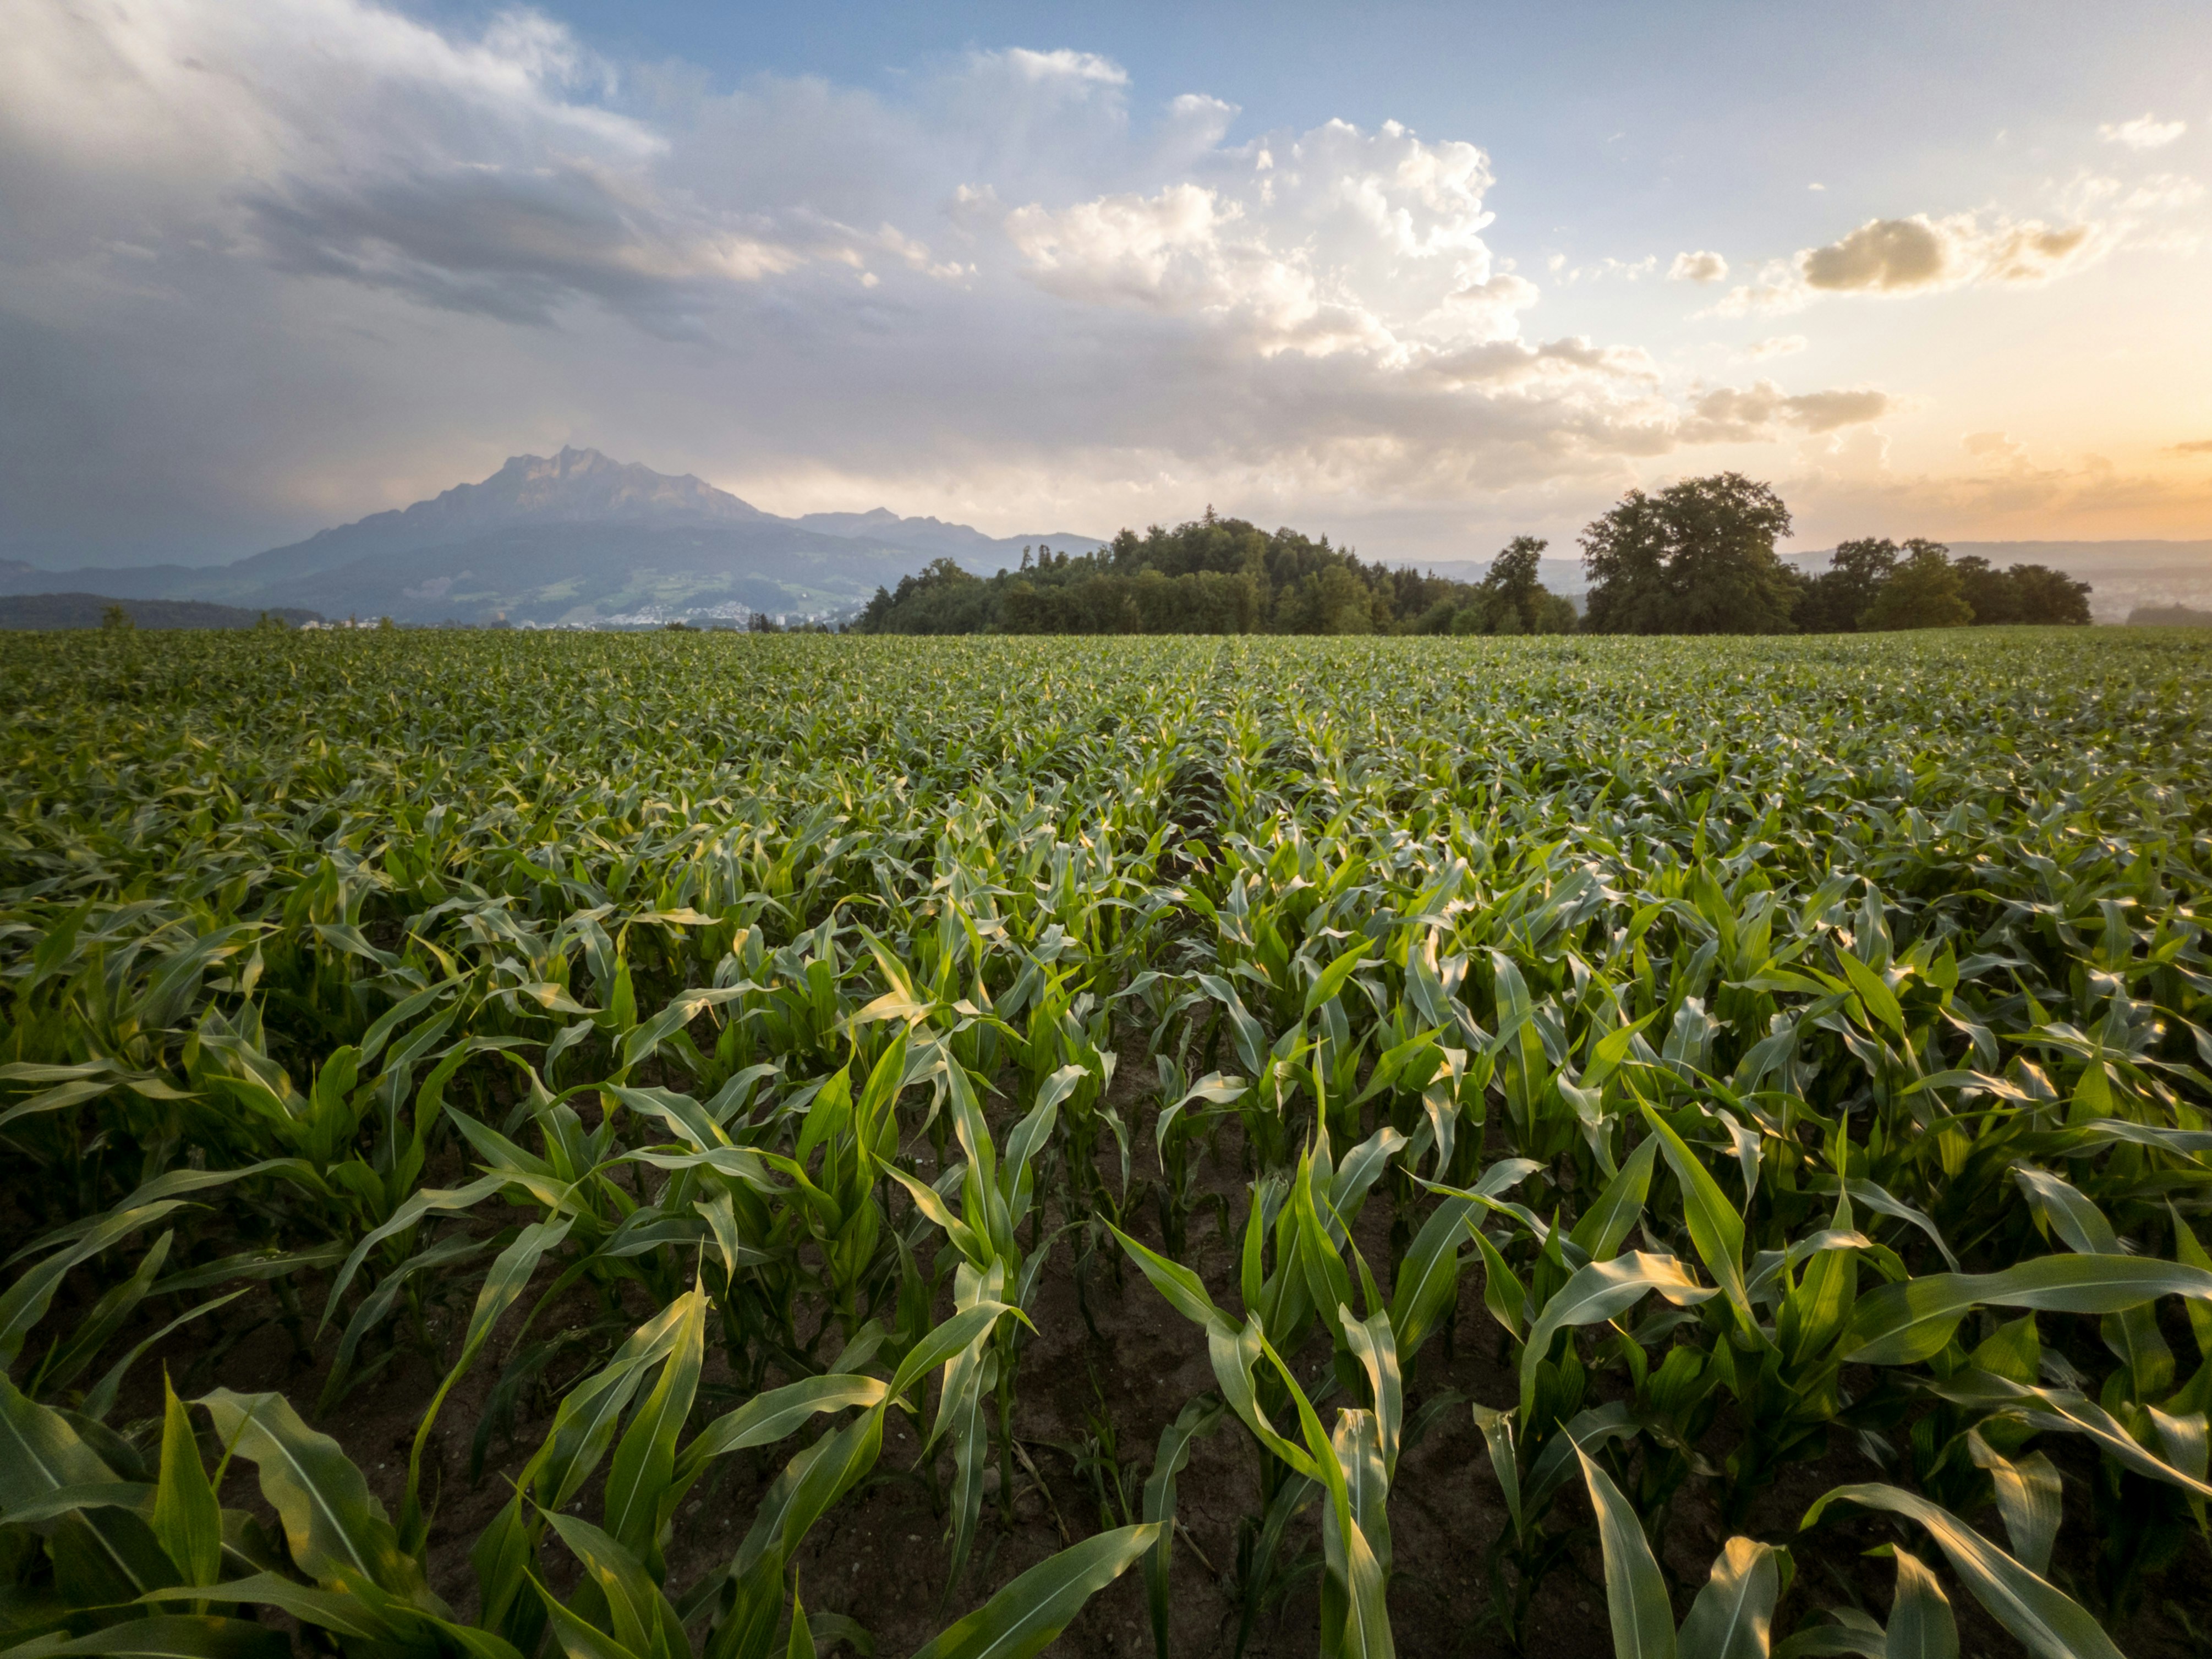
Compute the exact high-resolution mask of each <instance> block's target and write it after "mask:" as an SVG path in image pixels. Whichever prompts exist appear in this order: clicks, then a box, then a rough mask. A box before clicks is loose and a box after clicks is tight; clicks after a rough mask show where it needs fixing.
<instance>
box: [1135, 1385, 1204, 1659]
mask: <svg viewBox="0 0 2212 1659" xmlns="http://www.w3.org/2000/svg"><path fill="white" fill-rule="evenodd" d="M1221 1418H1222V1405H1221V1401H1218V1400H1217V1399H1215V1398H1214V1397H1213V1396H1212V1395H1200V1396H1199V1397H1198V1398H1197V1399H1195V1400H1193V1401H1189V1402H1188V1404H1186V1405H1185V1406H1184V1407H1183V1408H1182V1411H1180V1412H1178V1413H1176V1419H1175V1421H1174V1422H1172V1423H1170V1424H1169V1425H1167V1427H1166V1428H1164V1429H1163V1430H1161V1431H1160V1444H1159V1449H1158V1452H1157V1453H1156V1454H1155V1455H1153V1458H1152V1473H1151V1474H1149V1475H1147V1476H1146V1480H1145V1498H1144V1504H1145V1508H1144V1514H1145V1522H1146V1525H1148V1526H1153V1527H1157V1528H1159V1537H1158V1541H1157V1542H1155V1543H1154V1545H1153V1546H1152V1551H1151V1553H1149V1554H1148V1555H1146V1558H1145V1602H1146V1607H1147V1609H1148V1610H1149V1611H1150V1612H1151V1613H1152V1644H1153V1647H1154V1648H1155V1649H1156V1650H1157V1651H1158V1659H1168V1654H1169V1641H1168V1638H1169V1633H1170V1632H1169V1606H1170V1601H1169V1594H1168V1592H1169V1576H1170V1571H1171V1569H1172V1566H1173V1563H1174V1557H1175V1524H1176V1475H1178V1474H1181V1473H1182V1469H1183V1466H1184V1465H1185V1464H1187V1463H1188V1462H1189V1461H1190V1449H1191V1445H1192V1443H1194V1442H1195V1441H1198V1440H1200V1439H1203V1438H1204V1437H1206V1436H1207V1435H1209V1434H1212V1432H1213V1431H1214V1430H1215V1429H1216V1428H1217V1427H1218V1426H1219V1425H1220V1422H1221Z"/></svg>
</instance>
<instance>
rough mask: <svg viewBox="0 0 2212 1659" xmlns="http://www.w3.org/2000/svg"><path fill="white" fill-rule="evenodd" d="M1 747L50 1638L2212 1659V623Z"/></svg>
mask: <svg viewBox="0 0 2212 1659" xmlns="http://www.w3.org/2000/svg"><path fill="white" fill-rule="evenodd" d="M0 700H4V703H5V706H6V707H7V708H8V710H9V723H8V726H7V729H6V732H5V735H4V738H0V742H4V744H5V746H6V747H5V762H4V763H5V765H6V767H7V769H8V786H7V790H6V794H5V798H4V809H5V817H4V821H0V1139H4V1142H5V1157H6V1161H5V1164H4V1172H0V1182H4V1199H3V1200H0V1202H4V1211H0V1213H4V1215H5V1217H6V1220H7V1227H6V1234H5V1241H6V1242H5V1244H4V1250H5V1253H6V1255H7V1256H8V1266H7V1269H6V1273H5V1275H4V1289H0V1362H4V1364H5V1368H6V1369H5V1373H4V1376H0V1419H4V1424H0V1577H4V1582H5V1584H6V1586H7V1588H6V1589H5V1591H4V1593H0V1659H50V1656H52V1659H58V1656H64V1655H129V1656H156V1655H158V1656H163V1659H172V1656H173V1659H278V1656H282V1655H284V1654H287V1653H289V1652H293V1651H302V1652H311V1653H332V1652H337V1653H343V1654H344V1655H346V1656H348V1659H431V1656H441V1659H539V1656H551V1655H555V1654H559V1655H565V1656H567V1659H688V1656H690V1655H693V1654H697V1655H701V1656H704V1659H761V1656H767V1655H769V1654H775V1655H794V1656H797V1655H809V1654H816V1653H827V1652H829V1651H831V1650H833V1649H836V1648H837V1647H839V1646H840V1645H841V1644H842V1646H843V1647H844V1648H845V1649H846V1650H849V1651H853V1652H856V1653H860V1654H872V1653H875V1652H878V1651H882V1652H884V1653H886V1654H891V1653H917V1652H918V1653H919V1654H921V1655H927V1656H930V1659H951V1656H978V1659H981V1656H989V1659H1017V1656H1023V1655H1028V1654H1033V1653H1036V1652H1039V1651H1041V1650H1044V1649H1045V1648H1047V1647H1048V1646H1049V1645H1051V1644H1054V1643H1055V1642H1060V1645H1061V1648H1062V1650H1066V1651H1083V1652H1088V1653H1097V1654H1108V1653H1113V1654H1121V1653H1140V1652H1153V1653H1157V1654H1158V1655H1159V1656H1161V1659H1165V1656H1169V1655H1170V1654H1212V1653H1218V1654H1222V1655H1243V1654H1252V1655H1255V1656H1256V1655H1261V1654H1275V1653H1309V1652H1312V1651H1315V1650H1316V1649H1317V1650H1318V1651H1319V1652H1320V1653H1321V1654H1322V1655H1324V1656H1332V1659H1334V1656H1375V1655H1387V1654H1390V1653H1393V1652H1395V1651H1396V1650H1400V1649H1401V1648H1402V1649H1403V1650H1405V1651H1406V1652H1407V1653H1408V1654H1417V1653H1418V1654H1455V1653H1469V1654H1488V1653H1509V1652H1522V1653H1526V1652H1529V1651H1533V1650H1538V1649H1540V1648H1541V1649H1543V1650H1549V1651H1553V1652H1558V1653H1561V1654H1565V1655H1581V1654H1599V1653H1603V1652H1606V1651H1607V1650H1611V1651H1612V1652H1613V1653H1616V1654H1618V1655H1619V1656H1620V1659H1672V1656H1680V1659H1765V1656H1772V1659H1802V1656H1814V1655H1838V1654H1858V1655H1866V1656H1872V1659H1908V1656H1910V1659H1923V1656H1924V1659H1954V1656H1956V1655H1958V1654H1959V1653H1960V1652H1961V1651H1968V1652H1973V1653H1977V1654H1979V1653H1993V1654H2002V1653H2008V1652H2013V1653H2016V1652H2020V1651H2023V1650H2024V1651H2026V1652H2027V1653H2030V1654H2033V1655H2036V1656H2039V1659H2060V1656H2082V1659H2110V1656H2114V1655H2117V1654H2118V1653H2119V1652H2121V1651H2122V1650H2123V1649H2122V1647H2121V1646H2120V1645H2119V1644H2121V1643H2122V1642H2125V1643H2126V1644H2128V1646H2129V1648H2130V1650H2133V1651H2135V1652H2136V1653H2137V1654H2138V1655H2146V1654H2153V1653H2159V1652H2165V1651H2173V1652H2182V1651H2188V1650H2192V1648H2191V1644H2201V1643H2203V1641H2205V1640H2206V1639H2207V1637H2206V1630H2207V1627H2208V1626H2212V1592H2208V1590H2207V1589H2206V1586H2207V1585H2208V1584H2212V1553H2208V1549H2207V1544H2206V1525H2207V1520H2206V1509H2205V1500H2206V1499H2207V1498H2208V1497H2212V1483H2208V1470H2207V1427H2206V1425H2207V1408H2208V1406H2212V1258H2208V1256H2207V1253H2206V1249H2205V1246H2204V1244H2203V1243H2202V1242H2201V1236H2202V1234H2203V1229H2204V1226H2205V1224H2206V1214H2205V1212H2206V1210H2207V1207H2208V1204H2209V1203H2212V1194H2208V1183H2212V1160H2208V1157H2207V1154H2208V1153H2212V1077H2208V1073H2212V1036H2209V1035H2208V1027H2212V977H2208V974H2212V967H2208V963H2207V958H2206V949H2205V945H2206V941H2205V939H2204V935H2203V925H2202V924H2201V922H2200V921H2199V913H2200V911H2201V909H2202V908H2203V906H2204V905H2205V903H2206V902H2207V901H2208V896H2209V895H2212V877H2208V871H2212V795H2208V793H2207V789H2206V779H2207V776H2208V766H2207V763H2208V759H2209V758H2212V754H2208V745H2212V737H2208V733H2212V638H2208V636H2206V635H2199V634H2193V633H2186V632H2181V631H2175V632H2172V633H2170V634H2167V635H2165V636H2163V637H2151V636H2148V635H2142V634H2135V633H2119V632H2112V633H2103V632H2100V633H2097V634H2091V633H2090V632H2088V631H2087V630H2081V631H2079V632H2075V633H2072V634H2061V633H2057V632H2053V633H2050V634H2043V633H2034V632H2005V633H1998V634H1988V633H1984V634H1981V635H1972V636H1962V635H1940V636H1922V637H1918V638H1912V639H1899V638H1896V637H1893V636H1892V637H1880V636H1873V637H1862V638H1853V639H1849V640H1832V641H1811V640H1798V641H1615V640H1603V639H1580V638H1565V639H1559V640H1518V641H1485V640H1468V641H1461V640H1383V641H1291V640H1273V641H1270V640H1244V639H1239V640H1234V641H1209V640H1187V641H1159V640H1130V641H1104V642H1097V643H1086V642H1070V641H1006V640H989V639H973V640H959V641H876V640H854V639H831V638H816V637H781V638H744V637H736V636H725V637H717V636H714V635H650V636H610V635H602V636H591V635H580V636H562V637H552V636H530V635H501V634H474V635H471V634H435V635H422V634H406V633H396V632H386V633H358V634H336V635H319V636H313V637H309V636H303V635H267V634H250V635H248V634H230V635H223V634H207V635H166V636H163V635H149V634H135V635H134V634H130V633H115V634H108V635H48V636H43V637H32V636H23V635H15V636H9V637H7V638H6V639H5V641H4V642H0ZM1394 1631H1395V1634H1394ZM1062 1632H1066V1635H1065V1638H1064V1639H1063V1637H1062ZM2196 1650H2201V1648H2198V1649H2196Z"/></svg>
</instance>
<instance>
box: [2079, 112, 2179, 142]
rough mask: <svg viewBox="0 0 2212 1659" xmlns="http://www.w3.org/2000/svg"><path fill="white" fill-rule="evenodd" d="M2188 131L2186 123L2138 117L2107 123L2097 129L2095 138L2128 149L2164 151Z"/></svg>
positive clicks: (2154, 117)
mask: <svg viewBox="0 0 2212 1659" xmlns="http://www.w3.org/2000/svg"><path fill="white" fill-rule="evenodd" d="M2186 131H2189V123H2188V122H2186V121H2161V120H2160V119H2159V118H2157V117H2156V116H2155V115H2138V116H2136V118H2134V119H2133V120H2131V121H2107V122H2106V124H2105V125H2102V126H2100V127H2099V128H2098V129H2097V136H2098V137H2100V138H2102V139H2103V140H2104V141H2105V142H2106V143H2108V144H2125V145H2126V146H2127V147H2128V148H2129V149H2138V150H2141V149H2165V148H2166V146H2167V145H2168V144H2170V143H2172V142H2173V141H2174V140H2175V139H2177V138H2179V137H2181V135H2182V134H2183V133H2185V132H2186Z"/></svg>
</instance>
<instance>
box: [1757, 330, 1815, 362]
mask: <svg viewBox="0 0 2212 1659" xmlns="http://www.w3.org/2000/svg"><path fill="white" fill-rule="evenodd" d="M1809 343H1810V342H1809V341H1808V340H1807V339H1806V338H1805V337H1804V336H1803V335H1802V334H1777V335H1773V336H1771V337H1769V338H1766V339H1764V340H1754V341H1753V343H1752V346H1751V351H1750V356H1751V357H1752V359H1753V362H1764V361H1765V359H1767V358H1769V357H1792V356H1796V354H1797V353H1799V352H1801V351H1802V350H1803V349H1805V348H1806V346H1807V345H1808V344H1809Z"/></svg>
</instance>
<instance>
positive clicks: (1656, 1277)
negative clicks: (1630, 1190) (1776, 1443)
mask: <svg viewBox="0 0 2212 1659" xmlns="http://www.w3.org/2000/svg"><path fill="white" fill-rule="evenodd" d="M1652 1291H1658V1292H1659V1294H1660V1295H1662V1296H1663V1297H1666V1298H1667V1300H1668V1301H1669V1302H1671V1303H1673V1304H1674V1305H1675V1306H1676V1307H1678V1308H1686V1307H1693V1306H1695V1305H1696V1304H1699V1303H1700V1302H1704V1301H1706V1300H1707V1299H1709V1298H1710V1297H1713V1296H1714V1295H1716V1294H1717V1292H1716V1291H1714V1290H1713V1289H1712V1287H1711V1286H1710V1285H1700V1284H1699V1283H1698V1281H1697V1280H1696V1279H1692V1277H1691V1276H1690V1274H1689V1271H1688V1270H1687V1269H1686V1268H1685V1267H1683V1266H1682V1264H1681V1262H1680V1261H1678V1260H1677V1259H1675V1258H1674V1257H1673V1256H1671V1255H1650V1254H1649V1253H1647V1252H1645V1251H1642V1250H1631V1251H1630V1252H1629V1253H1628V1254H1627V1255H1624V1256H1619V1257H1616V1258H1615V1259H1614V1260H1613V1261H1593V1262H1591V1263H1590V1264H1589V1267H1578V1268H1577V1269H1576V1270H1575V1272H1574V1273H1573V1274H1572V1275H1571V1276H1570V1277H1569V1279H1567V1282H1566V1283H1565V1285H1561V1286H1560V1287H1559V1292H1558V1294H1557V1295H1555V1296H1553V1297H1552V1299H1551V1300H1550V1301H1549V1302H1547V1303H1546V1304H1544V1307H1543V1310H1542V1311H1541V1312H1540V1313H1539V1314H1538V1315H1537V1316H1536V1322H1535V1323H1534V1325H1532V1326H1530V1327H1529V1329H1528V1346H1526V1347H1524V1348H1523V1349H1522V1351H1521V1420H1522V1422H1524V1423H1526V1422H1528V1420H1529V1419H1530V1418H1531V1416H1532V1415H1533V1414H1534V1411H1535V1409H1536V1368H1537V1366H1538V1365H1539V1364H1541V1363H1542V1361H1543V1360H1544V1359H1545V1358H1547V1356H1548V1355H1549V1353H1550V1352H1551V1346H1552V1339H1553V1337H1555V1336H1557V1335H1558V1334H1559V1333H1560V1332H1561V1331H1563V1330H1565V1329H1567V1328H1569V1327H1571V1326H1578V1325H1595V1324H1599V1323H1601V1322H1603V1321H1606V1320H1608V1319H1611V1318H1612V1317H1613V1316H1614V1315H1615V1314H1618V1313H1620V1312H1621V1311H1622V1310H1625V1309H1627V1308H1632V1307H1633V1306H1635V1305H1636V1304H1638V1302H1641V1301H1642V1300H1643V1299H1644V1297H1646V1296H1648V1295H1650V1293H1651V1292H1652Z"/></svg>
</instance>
